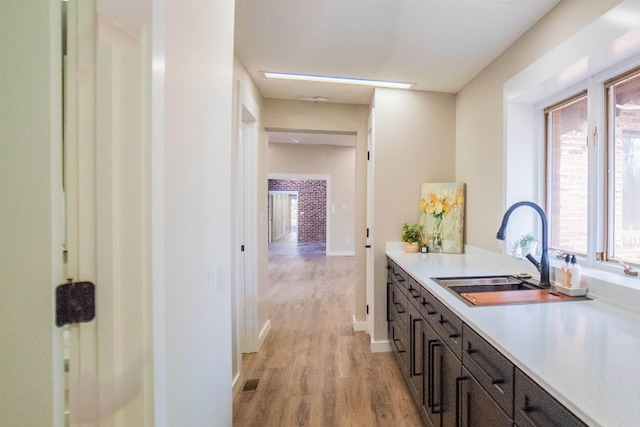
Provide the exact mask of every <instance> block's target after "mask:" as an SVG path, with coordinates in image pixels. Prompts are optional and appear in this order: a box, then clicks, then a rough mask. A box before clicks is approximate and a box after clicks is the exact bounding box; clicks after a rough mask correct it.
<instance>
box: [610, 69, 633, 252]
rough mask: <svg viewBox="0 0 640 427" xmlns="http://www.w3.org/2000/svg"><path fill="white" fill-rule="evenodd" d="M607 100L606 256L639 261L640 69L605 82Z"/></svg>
mask: <svg viewBox="0 0 640 427" xmlns="http://www.w3.org/2000/svg"><path fill="white" fill-rule="evenodd" d="M605 86H606V89H607V102H608V117H607V125H608V129H609V132H608V147H607V148H608V150H607V152H608V156H609V176H608V179H609V185H608V197H607V199H608V209H607V212H608V218H609V219H608V233H607V251H608V253H607V257H608V258H609V259H613V260H623V261H628V262H632V263H639V262H640V70H637V69H636V70H634V71H633V72H630V73H627V74H625V75H622V76H620V77H618V78H615V79H612V80H611V81H609V82H608V83H607V84H606V85H605Z"/></svg>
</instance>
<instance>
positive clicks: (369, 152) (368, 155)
mask: <svg viewBox="0 0 640 427" xmlns="http://www.w3.org/2000/svg"><path fill="white" fill-rule="evenodd" d="M367 160H371V151H367Z"/></svg>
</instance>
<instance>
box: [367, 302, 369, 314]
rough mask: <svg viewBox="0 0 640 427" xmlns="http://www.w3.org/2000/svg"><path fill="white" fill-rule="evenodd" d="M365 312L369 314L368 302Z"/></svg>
mask: <svg viewBox="0 0 640 427" xmlns="http://www.w3.org/2000/svg"><path fill="white" fill-rule="evenodd" d="M367 314H369V304H367Z"/></svg>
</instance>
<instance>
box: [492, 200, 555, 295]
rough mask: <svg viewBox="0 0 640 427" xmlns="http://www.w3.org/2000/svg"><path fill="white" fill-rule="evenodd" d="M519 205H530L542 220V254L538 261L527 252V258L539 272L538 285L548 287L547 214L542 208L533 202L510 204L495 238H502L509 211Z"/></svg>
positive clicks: (549, 284) (504, 233) (505, 229)
mask: <svg viewBox="0 0 640 427" xmlns="http://www.w3.org/2000/svg"><path fill="white" fill-rule="evenodd" d="M520 206H530V207H532V208H533V209H535V210H536V212H538V214H539V215H540V220H541V221H542V255H541V257H540V262H538V261H536V259H535V258H534V257H533V255H531V254H527V259H528V260H529V261H530V262H531V263H532V264H533V265H535V266H536V268H537V269H538V271H539V272H540V287H541V288H548V287H550V286H551V283H550V282H549V254H548V245H547V215H545V213H544V211H543V210H542V208H541V207H540V206H538V205H536V204H535V203H533V202H518V203H514V204H513V205H511V207H510V208H509V209H507V211H506V212H505V213H504V217H503V218H502V225H500V229H499V230H498V234H496V239H499V240H504V239H505V237H506V236H505V235H506V231H507V222H508V221H509V216H510V215H511V213H512V212H513V211H514V210H516V209H517V208H519V207H520Z"/></svg>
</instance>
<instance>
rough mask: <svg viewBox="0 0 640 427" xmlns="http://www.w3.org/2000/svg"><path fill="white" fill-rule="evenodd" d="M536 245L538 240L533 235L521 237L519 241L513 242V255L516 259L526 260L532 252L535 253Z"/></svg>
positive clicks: (528, 234)
mask: <svg viewBox="0 0 640 427" xmlns="http://www.w3.org/2000/svg"><path fill="white" fill-rule="evenodd" d="M536 243H537V242H536V238H535V237H533V234H531V233H527V234H525V235H523V236H520V238H519V239H518V240H516V241H515V242H513V246H512V247H511V255H512V256H514V257H519V258H524V257H525V256H527V254H528V253H530V252H531V251H532V250H534V251H535V246H536Z"/></svg>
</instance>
